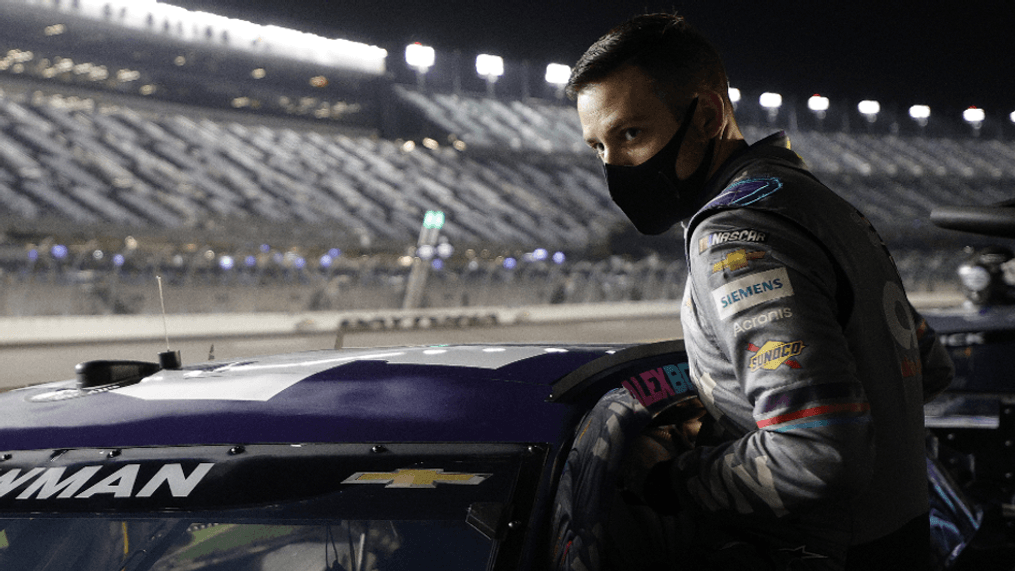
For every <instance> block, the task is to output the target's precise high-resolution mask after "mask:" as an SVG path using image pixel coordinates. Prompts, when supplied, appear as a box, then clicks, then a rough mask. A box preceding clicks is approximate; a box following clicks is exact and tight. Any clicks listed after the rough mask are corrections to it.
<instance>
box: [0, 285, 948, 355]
mask: <svg viewBox="0 0 1015 571" xmlns="http://www.w3.org/2000/svg"><path fill="white" fill-rule="evenodd" d="M962 299H963V298H962V296H961V295H960V294H957V293H938V294H915V295H911V296H910V301H911V302H912V303H913V305H914V306H916V307H917V308H928V307H945V306H954V305H957V304H959V303H961V301H962ZM679 315H680V303H679V302H677V301H676V300H663V301H639V302H612V303H583V304H562V305H537V306H527V307H462V308H436V309H420V310H376V311H348V312H346V311H342V312H338V311H335V312H332V311H318V312H302V313H242V314H173V315H167V316H166V318H165V326H164V325H163V317H162V316H161V315H82V316H63V317H7V318H0V348H14V347H32V346H43V345H75V344H94V343H118V342H126V341H131V342H136V341H158V340H160V339H164V338H165V336H166V329H168V333H169V337H170V339H171V340H173V341H186V340H199V339H212V338H214V339H229V338H232V339H240V338H271V337H279V336H286V335H321V334H329V333H334V334H335V335H336V336H340V335H342V334H343V333H347V332H348V333H352V332H360V331H383V330H392V331H397V330H411V329H426V328H441V327H477V326H479V327H492V326H507V325H520V324H536V323H539V324H548V323H579V322H589V321H610V320H625V319H639V318H645V317H655V318H659V317H671V318H674V319H677V318H679Z"/></svg>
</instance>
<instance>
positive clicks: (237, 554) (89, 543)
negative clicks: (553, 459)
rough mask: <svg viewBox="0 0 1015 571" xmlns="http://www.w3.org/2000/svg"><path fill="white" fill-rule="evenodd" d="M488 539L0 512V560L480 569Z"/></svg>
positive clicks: (440, 528) (222, 568)
mask: <svg viewBox="0 0 1015 571" xmlns="http://www.w3.org/2000/svg"><path fill="white" fill-rule="evenodd" d="M492 546H493V543H492V542H491V541H490V540H489V539H487V538H486V537H484V536H483V535H482V534H480V533H479V532H477V531H476V530H474V529H472V528H471V527H469V526H468V525H467V524H466V523H465V522H464V521H460V522H458V521H390V520H355V521H353V520H336V521H332V522H325V523H313V524H307V523H300V524H293V523H249V522H200V521H190V520H188V519H129V520H124V519H99V518H90V517H81V518H61V519H56V518H39V519H6V520H0V569H18V570H23V571H43V570H46V571H50V570H52V571H57V570H59V571H66V570H71V569H73V570H77V571H118V570H120V569H123V570H124V571H134V570H152V571H182V570H193V569H203V570H209V571H211V570H214V571H232V570H237V571H239V570H243V571H323V570H344V571H375V570H376V571H387V570H397V569H413V570H429V569H433V570H437V569H441V570H459V569H461V570H481V569H485V568H486V564H487V562H488V560H489V558H490V551H491V549H492Z"/></svg>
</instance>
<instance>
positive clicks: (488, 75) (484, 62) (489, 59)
mask: <svg viewBox="0 0 1015 571" xmlns="http://www.w3.org/2000/svg"><path fill="white" fill-rule="evenodd" d="M476 73H478V74H479V76H480V77H483V78H485V79H486V80H487V81H497V78H498V77H500V76H502V75H504V60H503V59H502V58H501V57H500V56H494V55H490V54H479V55H478V56H476Z"/></svg>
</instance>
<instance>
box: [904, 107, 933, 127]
mask: <svg viewBox="0 0 1015 571" xmlns="http://www.w3.org/2000/svg"><path fill="white" fill-rule="evenodd" d="M909 116H910V117H911V118H912V119H913V121H916V124H917V125H919V126H920V132H921V133H922V132H923V131H925V130H926V129H927V124H928V123H930V107H929V106H927V105H913V106H912V107H910V108H909Z"/></svg>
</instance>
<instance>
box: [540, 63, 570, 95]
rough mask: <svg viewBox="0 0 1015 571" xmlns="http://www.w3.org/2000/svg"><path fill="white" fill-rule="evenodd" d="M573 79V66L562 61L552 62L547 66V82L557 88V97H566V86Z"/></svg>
mask: <svg viewBox="0 0 1015 571" xmlns="http://www.w3.org/2000/svg"><path fill="white" fill-rule="evenodd" d="M569 79H571V66H569V65H564V64H562V63H551V64H549V65H547V66H546V83H549V84H550V85H553V86H555V87H556V88H557V99H563V98H564V87H565V86H567V81H568V80H569Z"/></svg>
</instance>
